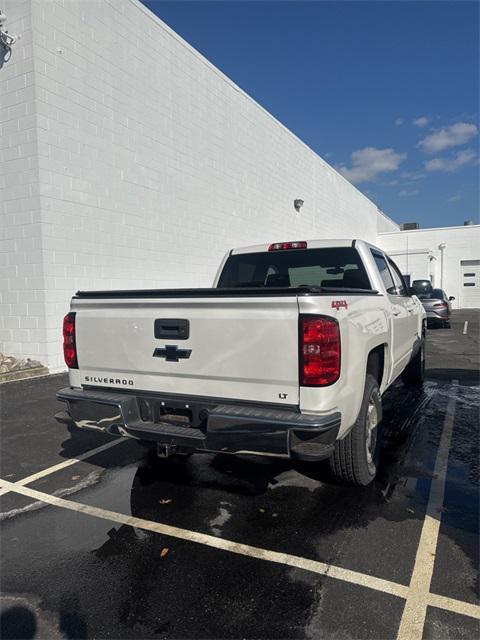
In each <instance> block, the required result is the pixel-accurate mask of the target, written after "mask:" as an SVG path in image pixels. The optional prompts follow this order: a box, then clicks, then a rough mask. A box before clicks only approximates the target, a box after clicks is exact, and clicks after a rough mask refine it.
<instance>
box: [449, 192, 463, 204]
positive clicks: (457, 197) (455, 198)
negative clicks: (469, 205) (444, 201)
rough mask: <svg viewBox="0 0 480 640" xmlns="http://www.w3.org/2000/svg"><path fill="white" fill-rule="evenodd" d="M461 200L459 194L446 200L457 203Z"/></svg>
mask: <svg viewBox="0 0 480 640" xmlns="http://www.w3.org/2000/svg"><path fill="white" fill-rule="evenodd" d="M461 199H462V196H461V195H460V194H459V193H456V194H455V195H453V196H450V198H449V199H448V201H449V202H458V201H459V200H461Z"/></svg>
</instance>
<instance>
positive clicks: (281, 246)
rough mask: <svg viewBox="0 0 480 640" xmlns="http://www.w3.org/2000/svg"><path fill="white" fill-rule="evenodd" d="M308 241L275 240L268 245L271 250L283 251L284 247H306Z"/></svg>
mask: <svg viewBox="0 0 480 640" xmlns="http://www.w3.org/2000/svg"><path fill="white" fill-rule="evenodd" d="M306 248H307V243H306V242H305V241H304V240H301V241H297V242H274V243H273V244H271V245H270V246H269V247H268V250H269V251H282V249H306Z"/></svg>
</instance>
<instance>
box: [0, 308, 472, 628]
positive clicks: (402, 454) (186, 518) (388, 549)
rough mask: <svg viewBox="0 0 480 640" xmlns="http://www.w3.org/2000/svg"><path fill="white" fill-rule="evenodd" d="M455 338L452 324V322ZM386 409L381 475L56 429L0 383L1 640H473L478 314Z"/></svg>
mask: <svg viewBox="0 0 480 640" xmlns="http://www.w3.org/2000/svg"><path fill="white" fill-rule="evenodd" d="M466 322H467V323H468V324H467V325H465V323H466ZM427 369H428V370H427V381H426V383H425V385H424V388H423V390H422V391H406V390H405V389H404V388H403V387H402V386H401V385H396V386H395V387H394V388H393V389H392V390H391V391H389V392H388V393H387V394H386V395H385V397H384V404H385V416H384V449H383V458H382V459H383V462H382V468H381V472H380V474H379V477H378V479H377V480H376V481H375V482H374V483H372V484H371V485H370V486H368V487H366V488H363V489H358V488H350V487H340V486H336V485H334V484H332V483H331V482H330V480H329V478H328V474H327V473H326V470H325V468H324V467H323V466H319V465H317V466H309V465H308V464H303V465H301V464H297V465H292V464H289V463H286V462H283V461H282V462H271V461H269V460H263V459H258V458H254V457H242V458H235V457H231V456H221V455H216V456H214V455H196V456H192V457H190V458H188V459H186V460H184V461H181V462H171V461H154V460H152V459H151V458H150V457H149V456H148V455H147V454H146V453H145V451H144V449H143V448H142V447H141V446H139V445H138V444H136V443H135V442H133V441H130V440H129V441H125V440H122V441H120V440H115V439H113V438H107V437H105V436H101V435H97V434H91V433H83V432H82V433H78V434H70V433H69V432H68V430H67V429H66V427H63V426H61V425H59V424H57V423H56V422H55V420H54V419H53V415H54V413H55V412H56V411H58V410H59V409H60V408H62V407H61V406H60V405H58V403H57V402H56V401H55V392H56V390H57V389H58V388H60V387H62V386H65V384H66V380H67V379H66V376H65V375H57V376H49V377H45V378H40V379H36V380H26V381H22V382H11V383H6V384H3V385H1V387H0V394H1V395H0V401H1V421H0V422H1V441H2V450H1V469H0V478H1V480H0V519H1V521H2V522H1V525H2V545H1V569H2V577H1V588H2V614H1V634H0V636H1V637H2V638H335V639H336V640H337V639H338V640H340V639H342V640H343V639H348V638H355V639H357V638H382V639H383V638H399V639H401V640H406V639H408V640H410V639H412V640H413V639H415V638H422V637H423V638H442V639H443V638H452V639H453V638H466V639H467V638H468V639H469V640H470V639H471V638H474V637H478V634H479V619H480V607H479V604H478V575H477V567H478V515H479V514H478V480H479V478H478V457H479V456H478V441H479V440H478V433H479V420H478V404H479V403H478V398H479V378H478V370H479V313H478V312H475V311H469V312H466V311H463V312H456V313H455V314H454V317H453V319H452V325H451V328H450V329H434V328H432V329H431V330H430V331H429V332H428V350H427Z"/></svg>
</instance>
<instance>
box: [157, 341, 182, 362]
mask: <svg viewBox="0 0 480 640" xmlns="http://www.w3.org/2000/svg"><path fill="white" fill-rule="evenodd" d="M191 353H192V350H191V349H179V348H178V347H177V345H176V344H167V345H165V346H164V347H163V348H162V349H159V348H157V349H155V351H154V352H153V357H154V358H165V360H167V362H178V361H179V360H180V359H182V360H183V359H185V358H189V357H190V354H191Z"/></svg>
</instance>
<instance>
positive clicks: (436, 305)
mask: <svg viewBox="0 0 480 640" xmlns="http://www.w3.org/2000/svg"><path fill="white" fill-rule="evenodd" d="M433 306H434V307H444V308H446V307H448V304H447V303H446V302H437V303H435V304H434V305H433Z"/></svg>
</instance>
